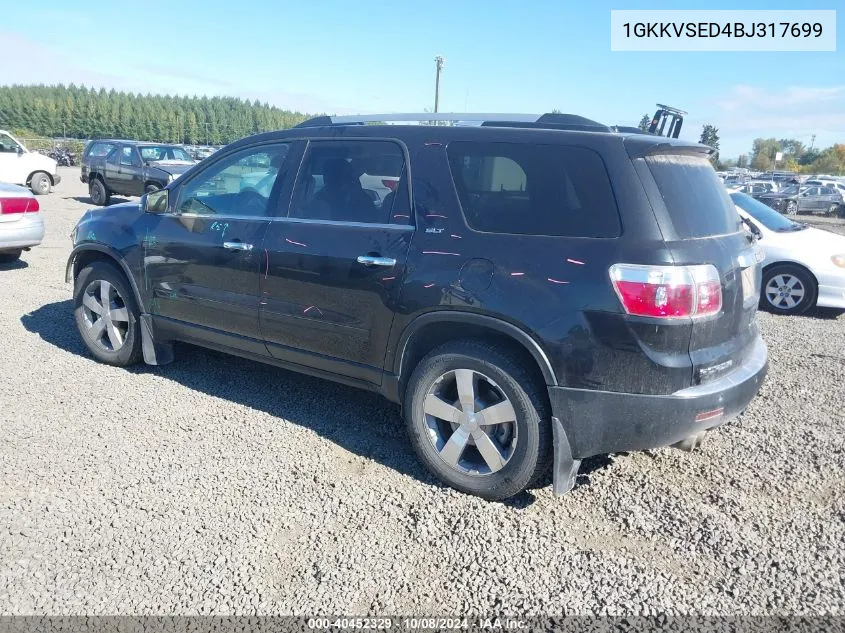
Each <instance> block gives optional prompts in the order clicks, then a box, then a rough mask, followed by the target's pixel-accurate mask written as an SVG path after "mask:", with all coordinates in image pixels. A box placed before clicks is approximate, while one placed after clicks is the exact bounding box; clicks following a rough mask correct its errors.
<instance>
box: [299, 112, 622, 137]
mask: <svg viewBox="0 0 845 633" xmlns="http://www.w3.org/2000/svg"><path fill="white" fill-rule="evenodd" d="M429 121H438V122H439V121H446V122H451V123H463V122H474V123H479V124H481V125H487V126H499V127H535V128H544V129H569V130H572V129H583V130H592V131H604V132H607V131H609V129H610V128H608V127H607V126H604V125H602V124H601V123H597V122H595V121H591V120H590V119H585V118H584V117H581V116H577V115H575V114H558V113H547V114H493V113H478V112H438V113H433V112H416V113H406V112H402V113H389V114H360V115H359V114H355V115H344V116H318V117H314V118H313V119H308V120H307V121H303V122H302V123H300V124H299V125H297V126H296V127H298V128H302V127H324V126H333V125H364V124H367V123H388V122H390V123H394V122H429Z"/></svg>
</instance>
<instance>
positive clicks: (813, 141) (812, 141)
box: [810, 134, 816, 152]
mask: <svg viewBox="0 0 845 633" xmlns="http://www.w3.org/2000/svg"><path fill="white" fill-rule="evenodd" d="M815 144H816V135H815V134H813V135H812V136H810V151H811V152H812V151H813V145H815Z"/></svg>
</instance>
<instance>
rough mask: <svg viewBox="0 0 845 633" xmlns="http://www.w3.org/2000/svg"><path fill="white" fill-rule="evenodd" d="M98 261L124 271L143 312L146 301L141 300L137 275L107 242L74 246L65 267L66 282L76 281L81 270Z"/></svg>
mask: <svg viewBox="0 0 845 633" xmlns="http://www.w3.org/2000/svg"><path fill="white" fill-rule="evenodd" d="M98 261H100V262H106V263H108V264H111V265H113V266H115V267H116V268H117V269H118V270H120V271H121V272H122V273H123V276H124V277H126V279H127V281H128V282H129V285H130V287H131V288H132V294H133V295H135V301H137V303H138V307H139V308H140V310H141V312H145V309H144V302H143V301H142V300H141V293H140V291H139V289H138V285H137V283H136V282H135V276H134V275H133V274H132V271H131V270H130V269H129V266H128V265H127V264H126V262H125V261H124V260H123V258H122V257H121V256H120V254H119V253H118V252H117V251H116V250H114V249H113V248H111V247H110V246H106V245H105V244H82V245H80V246H77V247H76V248H74V249H73V251H71V253H70V257H68V261H67V267H66V268H65V282H67V283H71V282H73V281H75V280H76V276H77V275H78V274H79V271H80V270H82V269H83V268H84V267H85V266H87V265H89V264H92V263H93V262H98Z"/></svg>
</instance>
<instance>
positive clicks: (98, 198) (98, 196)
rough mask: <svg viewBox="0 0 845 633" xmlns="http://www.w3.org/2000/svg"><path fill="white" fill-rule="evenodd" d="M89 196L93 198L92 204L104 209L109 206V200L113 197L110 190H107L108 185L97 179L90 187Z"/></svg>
mask: <svg viewBox="0 0 845 633" xmlns="http://www.w3.org/2000/svg"><path fill="white" fill-rule="evenodd" d="M88 194H89V195H90V196H91V202H93V203H94V204H96V205H97V206H98V207H104V206H105V205H107V204H108V203H109V198H110V197H111V194H110V193H109V190H108V188H106V185H105V184H104V183H103V181H102V180H100V179H99V178H95V179H94V180H92V181H91V184H89V185H88Z"/></svg>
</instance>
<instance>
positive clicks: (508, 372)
mask: <svg viewBox="0 0 845 633" xmlns="http://www.w3.org/2000/svg"><path fill="white" fill-rule="evenodd" d="M545 400H546V399H545V397H544V396H543V393H542V385H541V384H539V383H538V382H537V381H536V380H535V379H534V378H533V376H531V374H529V373H528V372H527V371H526V370H525V368H524V367H523V363H522V362H521V361H520V359H518V358H517V357H516V356H513V355H511V354H510V353H508V352H506V351H504V350H501V349H499V348H497V347H495V346H492V345H488V344H486V343H484V342H482V341H474V340H464V341H455V342H451V343H447V344H445V345H442V346H440V347H438V348H437V349H435V350H434V351H432V352H431V353H429V354H428V355H427V356H426V357H425V358H424V359H423V360H422V361H420V363H419V365H417V367H416V369H415V370H414V372H413V374H412V375H411V379H410V381H409V383H408V389H407V391H406V394H405V403H404V404H405V406H404V411H405V421H406V424H407V428H408V434H409V436H410V438H411V442H412V444H413V446H414V449H415V450H416V452H417V455H418V456H419V457H420V459H421V460H422V462H423V463H424V464H425V465H426V467H427V468H428V469H429V470H430V471H431V472H432V473H433V474H434V475H436V476H437V477H438V478H439V479H441V480H442V481H443V482H444V483H446V484H448V485H449V486H452V487H453V488H456V489H458V490H460V491H462V492H466V493H469V494H474V495H478V496H480V497H484V498H485V499H491V500H499V499H506V498H508V497H511V496H513V495H515V494H517V493H519V492H521V491H522V490H524V489H525V487H526V486H528V485H530V484H531V483H532V482H534V481H536V480H537V479H538V478H539V477H541V476H542V475H543V474H544V473H545V472H546V470H547V469H548V467H549V463H550V458H551V448H552V429H551V420H550V414H549V412H548V405H547V404H546V402H545Z"/></svg>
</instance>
